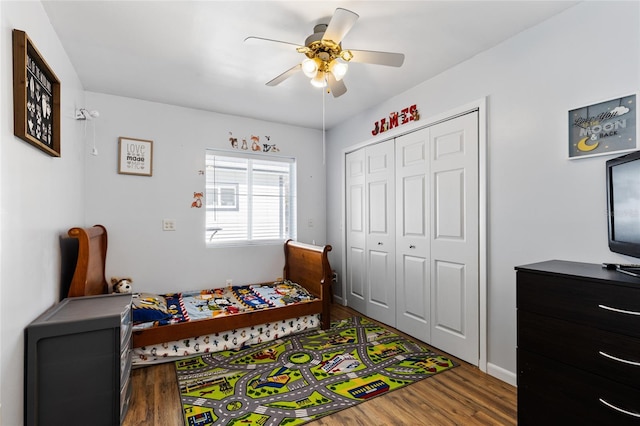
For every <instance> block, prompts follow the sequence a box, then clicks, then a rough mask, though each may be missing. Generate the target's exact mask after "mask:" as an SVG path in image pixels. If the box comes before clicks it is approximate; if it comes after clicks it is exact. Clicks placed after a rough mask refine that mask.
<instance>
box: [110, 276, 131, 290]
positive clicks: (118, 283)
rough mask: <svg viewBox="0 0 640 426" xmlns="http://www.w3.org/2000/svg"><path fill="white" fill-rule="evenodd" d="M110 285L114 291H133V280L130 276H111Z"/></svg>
mask: <svg viewBox="0 0 640 426" xmlns="http://www.w3.org/2000/svg"><path fill="white" fill-rule="evenodd" d="M111 285H112V286H113V292H114V293H131V292H132V291H133V280H132V279H131V278H116V277H113V278H111Z"/></svg>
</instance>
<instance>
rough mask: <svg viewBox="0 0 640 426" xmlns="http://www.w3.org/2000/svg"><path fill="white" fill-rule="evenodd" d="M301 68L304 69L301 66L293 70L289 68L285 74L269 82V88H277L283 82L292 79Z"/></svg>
mask: <svg viewBox="0 0 640 426" xmlns="http://www.w3.org/2000/svg"><path fill="white" fill-rule="evenodd" d="M300 68H302V65H301V64H298V65H296V66H294V67H292V68H289V69H288V70H286V71H285V72H283V73H282V74H280V75H279V76H277V77H276V78H274V79H273V80H271V81H268V82H267V86H277V85H278V84H280V83H282V82H283V81H285V80H286V79H288V78H289V77H291V76H292V75H293V74H295V73H296V72H297V71H299V70H300Z"/></svg>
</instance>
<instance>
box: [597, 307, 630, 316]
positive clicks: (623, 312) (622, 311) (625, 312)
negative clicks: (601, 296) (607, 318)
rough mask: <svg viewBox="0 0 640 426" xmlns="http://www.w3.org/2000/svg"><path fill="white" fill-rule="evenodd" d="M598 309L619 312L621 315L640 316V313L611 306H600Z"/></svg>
mask: <svg viewBox="0 0 640 426" xmlns="http://www.w3.org/2000/svg"><path fill="white" fill-rule="evenodd" d="M598 308H601V309H606V310H607V311H613V312H618V313H621V314H629V315H640V312H635V311H625V310H624V309H618V308H612V307H611V306H607V305H598Z"/></svg>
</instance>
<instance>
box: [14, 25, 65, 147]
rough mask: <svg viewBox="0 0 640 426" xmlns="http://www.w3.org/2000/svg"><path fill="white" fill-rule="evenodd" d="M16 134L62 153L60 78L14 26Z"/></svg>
mask: <svg viewBox="0 0 640 426" xmlns="http://www.w3.org/2000/svg"><path fill="white" fill-rule="evenodd" d="M13 134H14V135H16V136H17V137H19V138H20V139H22V140H24V141H25V142H28V143H30V144H31V145H33V146H35V147H36V148H38V149H40V150H42V151H43V152H46V153H47V154H49V155H50V156H52V157H60V155H61V153H60V80H59V79H58V77H57V76H56V75H55V73H54V72H53V70H52V69H51V68H50V67H49V65H48V64H47V62H46V61H45V60H44V58H43V57H42V55H41V54H40V52H38V49H36V47H35V45H34V44H33V42H32V41H31V39H30V38H29V36H27V33H25V32H24V31H21V30H17V29H14V30H13Z"/></svg>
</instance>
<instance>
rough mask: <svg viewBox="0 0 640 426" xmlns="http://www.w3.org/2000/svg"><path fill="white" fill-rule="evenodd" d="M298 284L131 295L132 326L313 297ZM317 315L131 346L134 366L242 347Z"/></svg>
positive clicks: (312, 324)
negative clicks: (140, 346) (172, 340)
mask: <svg viewBox="0 0 640 426" xmlns="http://www.w3.org/2000/svg"><path fill="white" fill-rule="evenodd" d="M315 299H316V298H315V296H313V295H312V294H310V293H309V292H308V291H307V290H306V289H305V288H304V287H302V286H300V285H299V284H296V283H293V282H291V281H284V282H276V283H273V284H256V285H246V286H229V287H224V288H217V289H208V290H198V291H187V292H182V293H171V294H164V295H154V294H149V293H142V294H136V295H134V297H133V321H134V327H133V329H134V331H135V330H140V329H145V328H149V327H160V326H165V325H170V324H177V323H180V322H185V321H198V320H202V319H210V318H219V317H222V316H229V315H239V314H242V313H246V312H251V311H255V310H262V309H270V308H278V307H282V306H287V305H291V304H295V303H305V302H308V301H311V300H315ZM319 317H320V316H319V315H317V314H316V315H308V316H305V317H301V318H295V319H290V320H285V321H279V322H274V323H269V324H262V325H259V326H252V327H246V328H243V329H238V330H229V331H228V332H221V333H214V334H210V335H207V336H197V337H193V338H191V339H183V340H180V341H174V342H166V343H162V344H158V345H152V346H149V347H142V348H135V349H134V351H133V363H134V365H141V364H152V363H158V362H166V361H170V360H175V359H178V358H182V357H185V356H191V355H196V354H199V353H203V352H215V351H221V350H229V349H240V348H242V347H244V346H247V345H250V344H255V343H260V342H263V341H269V340H274V339H277V338H279V337H283V336H286V335H288V334H292V333H296V332H299V331H304V330H310V329H314V328H318V327H319V326H320V319H319Z"/></svg>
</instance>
